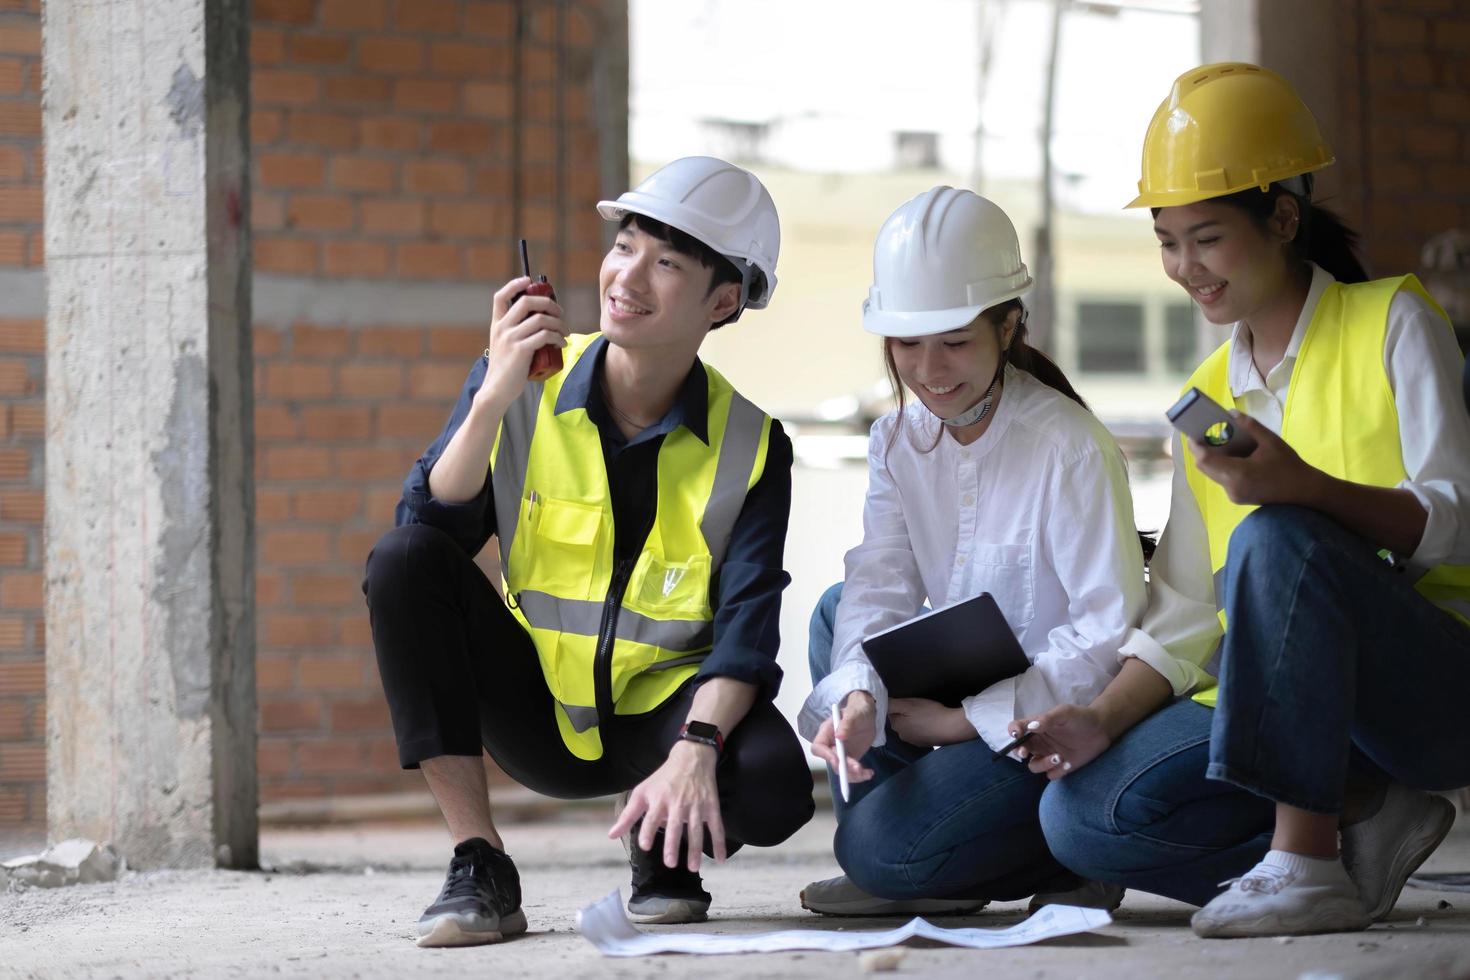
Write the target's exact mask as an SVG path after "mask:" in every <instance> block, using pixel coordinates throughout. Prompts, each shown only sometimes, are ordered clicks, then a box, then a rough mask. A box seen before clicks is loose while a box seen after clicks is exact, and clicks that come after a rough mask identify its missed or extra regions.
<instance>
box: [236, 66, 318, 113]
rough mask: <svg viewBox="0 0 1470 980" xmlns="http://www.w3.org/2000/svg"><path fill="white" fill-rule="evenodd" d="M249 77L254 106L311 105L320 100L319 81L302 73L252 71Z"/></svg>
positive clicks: (313, 76)
mask: <svg viewBox="0 0 1470 980" xmlns="http://www.w3.org/2000/svg"><path fill="white" fill-rule="evenodd" d="M250 76H251V77H250V98H251V100H252V101H253V102H254V103H255V104H256V105H313V104H314V103H316V101H317V100H318V99H320V98H321V92H322V83H321V79H319V78H317V77H316V76H315V75H311V74H308V73H307V72H304V71H277V70H272V71H253V72H251V73H250Z"/></svg>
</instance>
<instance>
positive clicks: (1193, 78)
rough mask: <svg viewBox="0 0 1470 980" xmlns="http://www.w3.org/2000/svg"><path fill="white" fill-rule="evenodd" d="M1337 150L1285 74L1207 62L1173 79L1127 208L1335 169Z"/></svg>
mask: <svg viewBox="0 0 1470 980" xmlns="http://www.w3.org/2000/svg"><path fill="white" fill-rule="evenodd" d="M1332 162H1333V156H1332V148H1331V147H1329V146H1328V145H1327V142H1326V140H1324V139H1322V133H1321V131H1320V130H1319V129H1318V128H1317V120H1316V119H1315V118H1314V117H1313V116H1312V112H1311V110H1310V109H1308V108H1307V106H1306V104H1305V103H1304V102H1302V100H1301V97H1300V96H1298V95H1297V94H1296V90H1295V89H1293V88H1292V87H1291V83H1289V82H1288V81H1287V80H1286V79H1284V78H1282V77H1281V76H1280V75H1278V74H1276V73H1275V72H1273V71H1267V70H1266V69H1264V68H1261V67H1259V66H1257V65H1248V64H1244V63H1242V62H1223V63H1220V64H1214V65H1202V66H1200V67H1199V68H1195V69H1194V70H1192V71H1187V72H1185V73H1184V74H1183V75H1180V76H1179V77H1178V78H1177V79H1175V81H1174V88H1173V89H1172V90H1171V91H1170V92H1169V97H1168V98H1167V99H1165V100H1164V101H1163V102H1162V103H1161V104H1160V105H1159V108H1158V110H1157V111H1156V112H1154V118H1153V120H1152V121H1151V122H1150V123H1149V124H1148V135H1147V136H1145V137H1144V139H1143V179H1142V180H1140V181H1139V182H1138V192H1139V193H1138V197H1136V198H1134V199H1133V202H1132V203H1131V204H1129V205H1128V207H1130V208H1159V207H1171V206H1174V205H1179V204H1193V203H1194V202H1196V201H1203V200H1206V199H1208V198H1211V197H1222V196H1224V195H1226V194H1234V193H1235V192H1236V191H1242V190H1245V189H1246V188H1247V187H1259V188H1260V189H1261V190H1265V189H1266V188H1267V187H1268V186H1270V184H1271V183H1272V181H1277V180H1285V179H1286V178H1288V177H1295V176H1297V175H1299V174H1305V173H1311V172H1312V171H1314V170H1321V169H1322V168H1323V167H1326V166H1330V165H1331V164H1332Z"/></svg>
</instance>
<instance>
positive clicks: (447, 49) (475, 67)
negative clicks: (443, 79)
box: [429, 41, 511, 78]
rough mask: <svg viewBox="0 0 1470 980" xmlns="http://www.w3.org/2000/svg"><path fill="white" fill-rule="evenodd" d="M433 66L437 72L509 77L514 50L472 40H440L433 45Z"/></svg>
mask: <svg viewBox="0 0 1470 980" xmlns="http://www.w3.org/2000/svg"><path fill="white" fill-rule="evenodd" d="M429 65H430V67H431V68H432V69H433V71H434V74H436V75H450V76H452V77H455V78H507V77H509V75H510V67H511V49H510V48H509V47H508V46H496V45H490V44H475V43H473V42H469V41H437V42H435V43H434V44H433V45H432V46H430V48H429Z"/></svg>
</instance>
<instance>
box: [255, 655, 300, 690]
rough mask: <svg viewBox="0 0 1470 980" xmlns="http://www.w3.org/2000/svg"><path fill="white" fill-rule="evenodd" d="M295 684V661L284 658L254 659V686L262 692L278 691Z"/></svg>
mask: <svg viewBox="0 0 1470 980" xmlns="http://www.w3.org/2000/svg"><path fill="white" fill-rule="evenodd" d="M295 683H296V661H295V660H294V659H287V658H285V657H270V656H262V657H256V658H255V686H256V687H257V688H259V689H260V690H262V691H278V690H281V689H283V688H289V687H292V686H293V685H294V684H295Z"/></svg>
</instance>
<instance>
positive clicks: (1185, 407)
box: [1164, 388, 1256, 456]
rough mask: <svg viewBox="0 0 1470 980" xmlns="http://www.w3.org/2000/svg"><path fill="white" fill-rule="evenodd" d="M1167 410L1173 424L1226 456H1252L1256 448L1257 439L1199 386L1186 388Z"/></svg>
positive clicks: (1192, 437) (1195, 439)
mask: <svg viewBox="0 0 1470 980" xmlns="http://www.w3.org/2000/svg"><path fill="white" fill-rule="evenodd" d="M1164 414H1165V415H1167V416H1168V417H1169V421H1170V422H1171V423H1173V425H1174V428H1176V429H1178V430H1179V431H1180V432H1182V433H1184V434H1185V435H1187V436H1189V438H1191V439H1193V440H1194V441H1195V442H1197V443H1199V444H1200V445H1202V446H1206V447H1208V448H1210V449H1215V450H1218V451H1220V452H1222V453H1224V454H1225V455H1227V456H1249V455H1250V454H1251V453H1253V452H1255V449H1256V440H1254V439H1252V438H1251V437H1250V435H1249V434H1248V433H1246V432H1243V431H1241V428H1240V426H1238V425H1236V424H1235V419H1233V418H1231V417H1230V413H1229V412H1227V411H1225V409H1223V408H1221V407H1220V404H1219V403H1218V402H1216V401H1215V400H1214V399H1212V398H1211V397H1210V396H1209V395H1206V394H1205V393H1204V392H1203V391H1200V390H1199V389H1198V388H1191V389H1189V390H1188V391H1186V392H1185V393H1184V397H1183V398H1181V399H1179V400H1178V401H1177V402H1175V403H1174V405H1173V407H1171V408H1170V409H1169V410H1168V411H1167V412H1165V413H1164Z"/></svg>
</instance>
